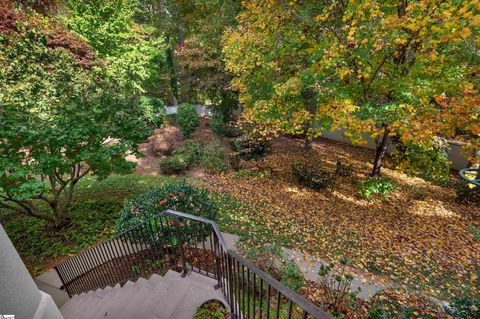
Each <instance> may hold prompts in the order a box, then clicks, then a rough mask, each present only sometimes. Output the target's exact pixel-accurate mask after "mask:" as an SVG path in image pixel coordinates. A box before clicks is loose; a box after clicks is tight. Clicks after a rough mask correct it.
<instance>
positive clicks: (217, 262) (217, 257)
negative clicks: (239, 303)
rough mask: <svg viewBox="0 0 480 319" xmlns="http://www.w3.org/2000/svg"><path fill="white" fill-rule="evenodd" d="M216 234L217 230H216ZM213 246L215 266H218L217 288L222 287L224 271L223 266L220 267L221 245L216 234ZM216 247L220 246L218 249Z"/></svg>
mask: <svg viewBox="0 0 480 319" xmlns="http://www.w3.org/2000/svg"><path fill="white" fill-rule="evenodd" d="M214 234H215V232H214ZM213 246H214V247H212V250H213V251H214V252H215V268H216V273H217V284H216V285H215V287H214V288H215V289H220V288H222V272H221V268H222V267H220V254H221V252H220V247H219V246H220V245H218V238H217V236H216V234H215V236H213ZM215 247H218V249H216V248H215Z"/></svg>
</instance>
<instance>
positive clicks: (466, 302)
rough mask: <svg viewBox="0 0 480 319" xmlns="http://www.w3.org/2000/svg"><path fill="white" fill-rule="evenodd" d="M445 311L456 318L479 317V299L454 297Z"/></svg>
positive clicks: (470, 318)
mask: <svg viewBox="0 0 480 319" xmlns="http://www.w3.org/2000/svg"><path fill="white" fill-rule="evenodd" d="M447 313H448V314H450V315H452V316H453V317H454V318H458V319H480V300H472V299H468V298H465V297H460V298H456V299H455V300H453V302H452V303H451V304H450V305H449V306H448V307H447Z"/></svg>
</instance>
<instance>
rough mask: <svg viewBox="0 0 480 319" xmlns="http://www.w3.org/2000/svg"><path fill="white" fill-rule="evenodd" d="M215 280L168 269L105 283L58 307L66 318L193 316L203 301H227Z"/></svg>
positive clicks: (169, 318) (184, 318)
mask: <svg viewBox="0 0 480 319" xmlns="http://www.w3.org/2000/svg"><path fill="white" fill-rule="evenodd" d="M216 283H217V282H216V280H214V279H211V278H209V277H206V276H203V275H200V274H197V273H192V272H191V273H188V274H187V276H186V277H185V278H182V277H181V275H180V274H179V273H178V272H175V271H172V270H170V271H168V272H167V273H166V274H165V275H164V276H163V277H162V276H159V275H152V276H151V277H150V278H149V279H148V280H147V279H144V278H139V279H138V280H137V281H136V282H132V281H128V282H127V283H125V285H124V286H123V287H120V285H116V286H115V287H113V288H112V287H106V288H105V289H98V290H96V291H90V292H88V293H83V294H81V295H78V296H74V297H73V298H71V299H70V300H69V301H68V302H67V303H65V305H63V307H62V308H61V309H60V311H61V313H62V315H63V316H64V318H65V319H123V318H125V319H132V318H135V319H192V318H193V316H194V315H195V312H196V310H197V308H198V307H200V306H201V305H202V304H203V303H204V302H206V301H208V300H211V299H216V300H220V301H221V302H223V303H224V304H225V305H226V304H227V303H226V302H225V300H224V298H223V295H222V292H221V289H218V290H215V288H214V286H215V285H216Z"/></svg>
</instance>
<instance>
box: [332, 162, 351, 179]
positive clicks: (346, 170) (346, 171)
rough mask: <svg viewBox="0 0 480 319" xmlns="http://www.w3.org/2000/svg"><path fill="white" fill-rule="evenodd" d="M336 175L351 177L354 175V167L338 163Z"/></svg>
mask: <svg viewBox="0 0 480 319" xmlns="http://www.w3.org/2000/svg"><path fill="white" fill-rule="evenodd" d="M335 175H339V176H343V177H350V176H352V175H353V166H352V165H348V164H343V163H342V162H340V161H337V168H336V169H335Z"/></svg>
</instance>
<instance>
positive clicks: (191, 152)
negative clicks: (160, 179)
mask: <svg viewBox="0 0 480 319" xmlns="http://www.w3.org/2000/svg"><path fill="white" fill-rule="evenodd" d="M202 154H203V149H202V144H201V142H199V141H191V140H188V141H185V143H183V145H182V146H181V147H180V148H179V149H177V150H175V151H174V152H173V154H172V156H170V157H167V158H165V159H162V160H161V161H160V169H161V170H162V173H164V174H173V173H179V172H182V171H185V170H187V169H188V168H189V167H190V166H192V165H194V164H196V163H198V161H199V160H200V157H201V156H202Z"/></svg>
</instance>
